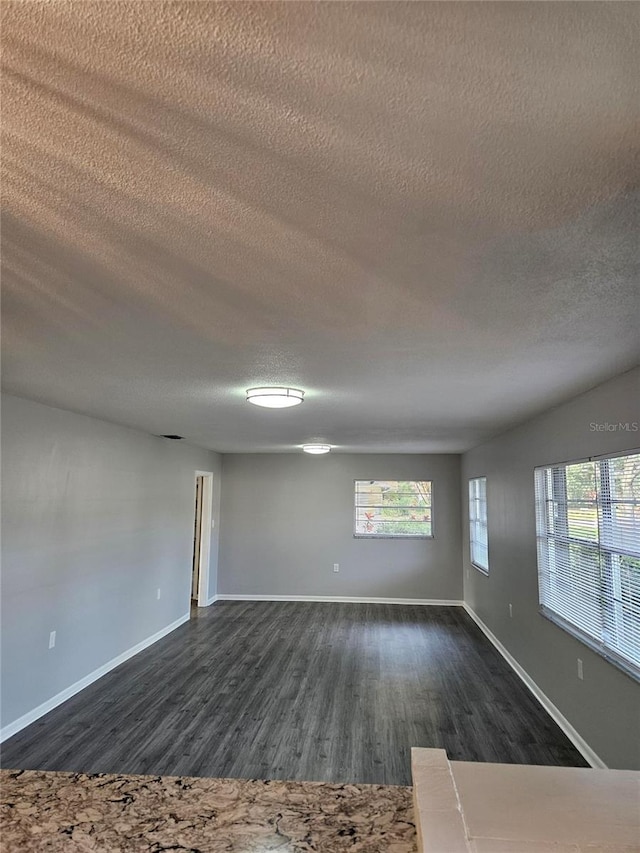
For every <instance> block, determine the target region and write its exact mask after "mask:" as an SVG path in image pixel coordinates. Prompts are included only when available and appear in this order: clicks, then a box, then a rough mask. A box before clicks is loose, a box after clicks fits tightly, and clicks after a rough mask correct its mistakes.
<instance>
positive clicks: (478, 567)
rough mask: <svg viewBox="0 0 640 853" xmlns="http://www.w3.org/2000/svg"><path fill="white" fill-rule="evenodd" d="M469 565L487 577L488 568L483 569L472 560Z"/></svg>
mask: <svg viewBox="0 0 640 853" xmlns="http://www.w3.org/2000/svg"><path fill="white" fill-rule="evenodd" d="M471 565H472V566H473V568H474V569H475V570H476V571H478V572H480V574H481V575H484V576H485V578H488V577H489V569H484V568H483V567H482V566H479V565H478V564H477V563H473V562H472V563H471Z"/></svg>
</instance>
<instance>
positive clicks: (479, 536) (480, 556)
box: [469, 477, 489, 574]
mask: <svg viewBox="0 0 640 853" xmlns="http://www.w3.org/2000/svg"><path fill="white" fill-rule="evenodd" d="M469 545H470V550H471V562H472V563H473V565H474V566H475V567H476V568H478V569H480V571H482V572H485V573H486V574H488V573H489V540H488V537H487V478H486V477H476V478H475V479H473V480H469Z"/></svg>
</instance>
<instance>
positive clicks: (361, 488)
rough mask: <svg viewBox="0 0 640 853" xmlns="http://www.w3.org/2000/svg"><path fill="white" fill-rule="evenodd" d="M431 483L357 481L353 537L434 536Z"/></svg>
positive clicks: (414, 481)
mask: <svg viewBox="0 0 640 853" xmlns="http://www.w3.org/2000/svg"><path fill="white" fill-rule="evenodd" d="M431 492H432V489H431V481H430V480H356V481H355V518H354V529H353V533H354V536H362V537H375V536H379V537H387V538H395V537H411V536H414V537H416V536H417V537H430V536H432V535H433V522H432V517H431V509H432V507H431Z"/></svg>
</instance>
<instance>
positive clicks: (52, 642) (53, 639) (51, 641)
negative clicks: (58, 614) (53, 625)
mask: <svg viewBox="0 0 640 853" xmlns="http://www.w3.org/2000/svg"><path fill="white" fill-rule="evenodd" d="M55 644H56V632H55V631H52V632H51V633H50V634H49V648H50V649H52V648H53V647H54V646H55Z"/></svg>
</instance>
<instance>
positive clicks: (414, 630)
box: [2, 602, 586, 785]
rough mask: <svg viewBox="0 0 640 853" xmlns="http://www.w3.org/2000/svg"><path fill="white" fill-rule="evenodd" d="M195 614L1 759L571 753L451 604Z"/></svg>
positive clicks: (313, 768) (311, 768) (385, 771)
mask: <svg viewBox="0 0 640 853" xmlns="http://www.w3.org/2000/svg"><path fill="white" fill-rule="evenodd" d="M198 612H199V614H201V615H199V616H198V617H197V618H195V619H192V620H191V621H190V622H188V623H187V624H185V625H183V626H182V627H181V628H178V629H177V630H176V631H174V632H173V633H172V634H170V635H169V636H168V637H165V638H164V639H163V640H161V641H159V642H158V643H156V644H155V645H154V646H152V647H151V648H149V649H147V650H146V651H144V652H142V653H140V654H139V655H137V656H136V657H135V658H132V659H131V660H130V661H128V662H127V663H125V664H123V665H122V666H120V667H118V668H117V669H116V670H114V671H113V672H111V673H109V674H108V675H106V676H104V677H103V678H101V679H100V680H99V681H97V682H96V683H95V684H93V685H91V686H90V687H88V688H87V689H86V690H83V691H82V693H79V694H78V695H77V696H75V697H73V698H72V699H70V700H69V701H67V702H65V703H64V705H61V706H60V707H59V708H56V709H55V710H54V711H52V712H51V713H49V714H47V716H46V717H43V718H42V719H40V720H38V721H37V722H35V723H33V724H32V725H31V726H29V727H28V728H26V729H24V730H23V731H22V732H19V733H18V734H17V735H15V736H14V737H13V738H11V739H10V740H9V741H7V742H6V743H5V744H4V745H3V750H2V764H3V766H4V767H10V768H22V769H44V770H71V771H81V772H87V773H95V772H104V773H148V774H154V775H155V774H171V775H178V774H184V775H190V776H228V777H243V778H257V779H291V780H309V781H312V780H318V781H330V782H354V783H356V782H359V783H366V782H370V783H380V784H398V785H407V784H410V783H411V777H410V748H411V747H412V746H430V747H441V748H443V749H446V750H447V753H448V755H449V757H450V758H451V759H455V760H464V761H499V762H506V763H523V764H560V765H572V766H586V762H585V761H584V759H583V758H582V757H581V755H580V754H579V753H578V752H577V750H576V749H575V748H574V747H573V746H572V744H571V743H570V742H569V740H568V739H567V738H566V737H565V735H564V734H563V733H562V732H561V730H560V729H559V728H558V726H557V725H556V724H555V723H554V721H553V720H552V719H551V718H550V717H549V716H548V714H547V713H546V712H545V711H544V710H543V709H542V707H541V706H540V705H539V704H538V702H537V701H536V700H535V699H534V698H533V696H532V695H531V694H530V693H529V691H528V690H527V689H526V688H525V687H524V685H523V684H522V682H521V681H520V680H519V678H518V677H517V676H516V675H515V673H513V671H512V670H511V669H510V668H509V666H508V665H507V664H506V662H505V661H504V660H503V659H502V658H501V657H500V655H499V654H498V653H497V652H496V650H495V649H494V648H493V646H491V644H490V643H489V642H488V641H487V640H486V639H485V637H484V636H483V635H482V633H481V632H480V630H479V629H478V628H477V627H476V625H475V624H474V623H473V621H472V620H471V619H470V618H469V616H468V615H467V614H466V613H465V612H464V610H463V609H462V608H460V607H420V606H403V605H385V604H334V603H298V602H295V603H292V602H291V603H290V602H220V603H217V604H215V605H213V606H211V607H209V608H207V609H206V610H205V609H203V610H200V611H198Z"/></svg>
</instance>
